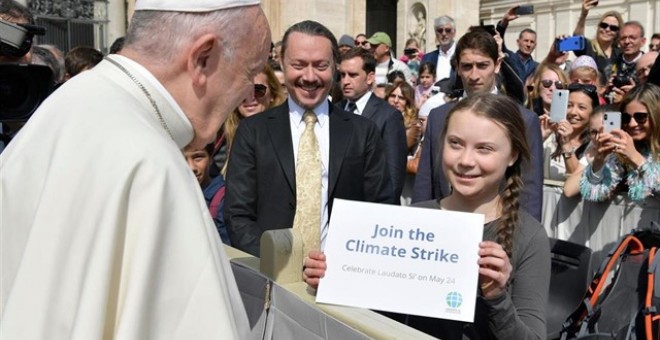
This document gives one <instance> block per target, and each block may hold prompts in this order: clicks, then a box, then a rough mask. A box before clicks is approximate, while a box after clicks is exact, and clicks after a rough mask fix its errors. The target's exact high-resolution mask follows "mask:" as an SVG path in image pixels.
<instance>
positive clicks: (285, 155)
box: [267, 102, 296, 194]
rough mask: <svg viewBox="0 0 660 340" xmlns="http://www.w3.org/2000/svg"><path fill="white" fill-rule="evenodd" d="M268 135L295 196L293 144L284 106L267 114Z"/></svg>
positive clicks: (286, 108)
mask: <svg viewBox="0 0 660 340" xmlns="http://www.w3.org/2000/svg"><path fill="white" fill-rule="evenodd" d="M267 114H268V115H269V117H268V123H267V125H268V134H269V135H270V141H271V143H272V145H273V150H275V153H276V155H277V159H278V161H279V163H280V166H281V167H282V170H283V171H284V175H285V177H286V181H287V182H288V183H289V187H290V188H291V191H292V192H293V193H294V194H295V192H296V191H295V188H296V177H295V173H296V169H295V162H294V157H293V142H292V141H291V125H290V118H289V106H288V105H287V104H286V102H284V104H282V105H280V106H278V107H277V108H275V109H273V110H272V111H271V112H269V113H267Z"/></svg>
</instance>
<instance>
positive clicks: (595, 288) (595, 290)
mask: <svg viewBox="0 0 660 340" xmlns="http://www.w3.org/2000/svg"><path fill="white" fill-rule="evenodd" d="M629 246H630V249H628V248H629ZM643 251H644V245H643V244H642V242H641V241H640V240H639V239H638V238H637V237H635V236H634V235H632V234H628V235H626V237H625V238H624V239H623V241H621V243H619V246H617V247H616V249H614V251H612V252H610V253H609V254H608V255H607V257H608V258H607V261H605V262H603V264H602V265H601V266H600V268H599V269H598V272H597V273H596V275H595V276H594V279H593V281H591V285H590V286H589V290H588V292H587V294H588V295H589V296H590V298H589V300H590V301H589V303H590V304H591V307H595V306H596V304H597V303H598V298H599V297H600V293H601V292H602V290H603V287H604V286H605V283H606V282H607V273H609V272H610V271H611V270H612V268H613V267H614V265H615V264H616V263H617V262H618V261H619V259H620V258H621V256H622V255H623V254H625V253H630V254H638V253H640V252H643Z"/></svg>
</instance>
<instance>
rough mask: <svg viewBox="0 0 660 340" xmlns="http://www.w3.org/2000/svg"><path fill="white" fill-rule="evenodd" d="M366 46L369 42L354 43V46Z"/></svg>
mask: <svg viewBox="0 0 660 340" xmlns="http://www.w3.org/2000/svg"><path fill="white" fill-rule="evenodd" d="M368 44H369V42H368V41H366V40H364V41H357V40H356V41H355V46H367V45H368Z"/></svg>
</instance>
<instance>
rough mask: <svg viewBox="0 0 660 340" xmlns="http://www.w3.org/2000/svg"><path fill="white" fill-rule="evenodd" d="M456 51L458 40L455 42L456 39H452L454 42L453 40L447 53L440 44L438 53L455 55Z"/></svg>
mask: <svg viewBox="0 0 660 340" xmlns="http://www.w3.org/2000/svg"><path fill="white" fill-rule="evenodd" d="M455 51H456V42H455V41H452V42H451V46H450V47H449V49H448V50H447V53H445V52H444V51H443V50H442V47H439V46H438V53H440V55H442V56H452V55H454V52H455Z"/></svg>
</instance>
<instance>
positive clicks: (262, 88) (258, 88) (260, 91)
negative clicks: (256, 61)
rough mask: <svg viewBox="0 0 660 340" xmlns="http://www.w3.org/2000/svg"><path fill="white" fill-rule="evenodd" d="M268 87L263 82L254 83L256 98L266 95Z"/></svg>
mask: <svg viewBox="0 0 660 340" xmlns="http://www.w3.org/2000/svg"><path fill="white" fill-rule="evenodd" d="M267 90H268V87H267V86H266V85H262V84H254V98H257V99H258V98H261V97H263V96H265V95H266V91H267Z"/></svg>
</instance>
